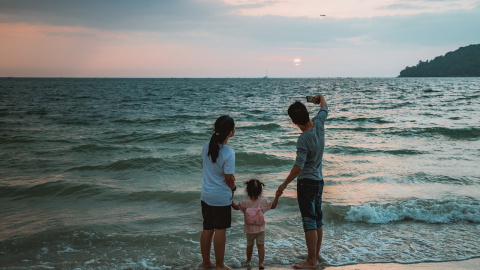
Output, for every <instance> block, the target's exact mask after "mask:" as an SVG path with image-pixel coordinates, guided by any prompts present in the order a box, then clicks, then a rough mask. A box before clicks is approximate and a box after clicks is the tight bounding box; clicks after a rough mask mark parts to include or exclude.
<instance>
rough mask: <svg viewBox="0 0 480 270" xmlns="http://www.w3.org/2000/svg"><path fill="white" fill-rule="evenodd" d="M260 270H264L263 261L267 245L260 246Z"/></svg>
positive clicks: (258, 247)
mask: <svg viewBox="0 0 480 270" xmlns="http://www.w3.org/2000/svg"><path fill="white" fill-rule="evenodd" d="M257 249H258V268H260V269H263V268H265V265H263V260H264V259H265V245H258V244H257Z"/></svg>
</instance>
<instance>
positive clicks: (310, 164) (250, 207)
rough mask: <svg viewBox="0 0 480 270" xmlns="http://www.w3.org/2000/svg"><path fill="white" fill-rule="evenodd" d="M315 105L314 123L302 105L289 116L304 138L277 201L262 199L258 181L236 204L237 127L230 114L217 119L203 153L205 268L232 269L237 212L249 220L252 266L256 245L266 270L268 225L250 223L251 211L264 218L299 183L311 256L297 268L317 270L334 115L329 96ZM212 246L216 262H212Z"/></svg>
mask: <svg viewBox="0 0 480 270" xmlns="http://www.w3.org/2000/svg"><path fill="white" fill-rule="evenodd" d="M314 103H316V104H319V105H320V109H319V111H318V113H317V114H316V116H315V117H314V118H313V119H310V115H309V113H308V110H307V108H306V106H305V105H304V104H303V103H301V102H299V101H297V102H295V103H293V104H292V105H290V107H289V108H288V115H289V116H290V118H291V120H292V122H293V124H295V125H296V126H297V127H298V128H300V130H301V131H302V133H301V134H300V136H299V137H298V140H297V152H296V159H295V164H294V165H293V168H292V169H291V171H290V173H289V174H288V176H287V177H286V179H285V181H284V182H283V183H282V184H281V185H280V186H279V187H278V189H277V191H276V193H275V199H274V201H273V202H270V201H269V200H267V199H263V198H261V193H262V186H263V183H261V182H260V181H259V180H256V179H252V180H250V181H248V182H247V187H246V191H247V195H248V198H246V199H244V200H242V201H241V202H240V203H235V202H233V201H232V199H233V195H234V192H235V190H236V189H237V187H236V185H235V153H234V151H233V150H232V149H231V148H230V147H228V146H227V143H228V140H229V139H230V138H231V137H233V136H234V135H235V122H234V120H233V119H232V118H231V117H230V116H227V115H224V116H221V117H219V118H218V119H217V120H216V122H215V126H214V128H215V130H214V132H213V135H212V137H211V139H210V140H209V141H208V142H207V143H206V144H205V145H204V147H203V150H202V168H203V182H202V192H201V198H200V199H201V205H202V216H203V231H202V234H201V237H200V249H201V253H202V264H201V267H202V268H213V267H215V269H216V270H221V269H231V268H230V267H229V266H227V265H225V263H224V256H225V243H226V229H227V228H230V226H231V216H232V214H231V213H232V211H231V209H232V208H233V209H235V210H241V211H242V212H243V213H244V216H245V221H246V223H245V225H244V231H245V233H246V236H247V250H246V253H247V262H249V261H250V260H251V258H252V252H253V247H254V244H255V242H256V244H257V249H258V256H259V268H261V269H262V268H264V265H263V260H264V255H265V249H264V238H265V222H264V219H263V218H260V220H257V221H249V218H247V215H249V214H250V211H253V212H255V209H257V210H260V211H261V212H262V214H263V212H265V211H267V210H269V209H274V208H275V207H276V206H277V203H278V199H279V197H280V196H281V195H282V193H283V191H284V190H285V189H286V188H287V186H288V184H290V182H292V181H293V180H294V179H295V178H297V199H298V205H299V208H300V213H301V217H302V223H303V230H304V232H305V242H306V246H307V251H308V255H307V258H306V260H305V261H303V262H300V263H298V264H296V265H294V266H293V268H296V269H316V268H317V260H318V259H319V258H320V248H321V245H322V237H323V222H322V210H321V204H322V192H323V174H322V158H323V151H324V146H325V126H324V124H325V120H326V118H327V115H328V107H327V102H326V101H325V98H324V97H323V95H316V96H315V97H314ZM212 241H213V249H214V253H215V263H213V262H212V261H211V259H210V253H211V245H212Z"/></svg>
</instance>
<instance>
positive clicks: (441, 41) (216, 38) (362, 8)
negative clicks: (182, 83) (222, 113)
mask: <svg viewBox="0 0 480 270" xmlns="http://www.w3.org/2000/svg"><path fill="white" fill-rule="evenodd" d="M321 15H326V16H321ZM479 29H480V0H415V1H414V0H330V1H323V0H278V1H272V0H157V1H153V0H144V1H131V0H108V1H107V0H105V1H102V0H82V1H78V0H63V1H55V0H42V1H39V0H0V77H7V76H15V77H16V76H21V77H154V78H157V77H263V76H265V75H266V74H267V75H268V76H269V77H395V76H398V75H399V72H400V71H401V70H402V69H403V68H405V67H406V66H412V65H416V64H417V63H418V61H419V60H422V61H425V60H430V59H433V58H434V57H436V56H438V55H444V54H445V53H447V52H449V51H454V50H456V49H458V48H459V47H463V46H468V45H470V44H479V43H480V30H479Z"/></svg>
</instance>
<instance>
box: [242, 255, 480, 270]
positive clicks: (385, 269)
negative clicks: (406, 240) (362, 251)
mask: <svg viewBox="0 0 480 270" xmlns="http://www.w3.org/2000/svg"><path fill="white" fill-rule="evenodd" d="M235 269H245V270H247V269H248V270H253V269H258V267H251V268H235ZM265 269H271V270H289V269H290V270H291V269H293V268H292V267H285V266H278V265H271V266H268V265H267V266H266V267H265ZM404 269H405V270H478V269H480V258H476V259H470V260H464V261H450V262H426V263H412V264H399V263H374V264H352V265H345V266H320V265H319V266H318V270H404Z"/></svg>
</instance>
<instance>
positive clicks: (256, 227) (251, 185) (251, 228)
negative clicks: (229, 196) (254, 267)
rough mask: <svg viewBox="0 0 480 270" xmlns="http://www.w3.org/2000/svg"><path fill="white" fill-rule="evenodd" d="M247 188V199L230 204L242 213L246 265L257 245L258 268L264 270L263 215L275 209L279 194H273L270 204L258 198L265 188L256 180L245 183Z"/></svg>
mask: <svg viewBox="0 0 480 270" xmlns="http://www.w3.org/2000/svg"><path fill="white" fill-rule="evenodd" d="M245 184H246V185H247V187H246V188H245V191H246V193H247V195H248V199H243V200H242V201H240V203H238V204H237V203H235V202H232V207H233V209H235V210H241V211H242V212H243V216H244V220H245V225H244V227H243V230H244V232H245V234H246V235H247V263H250V261H251V260H252V253H253V245H254V244H255V241H256V243H257V250H258V267H259V268H260V269H264V268H265V266H264V265H263V260H264V258H265V245H264V243H265V219H264V218H263V213H265V212H266V211H268V210H270V209H275V207H277V203H278V198H279V197H280V196H281V195H282V193H281V192H277V193H276V194H275V199H274V200H273V202H270V201H269V200H267V199H264V198H260V196H261V195H262V187H263V186H265V185H264V184H263V183H262V182H260V181H259V180H257V179H251V180H249V181H247V182H246V183H245Z"/></svg>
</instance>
